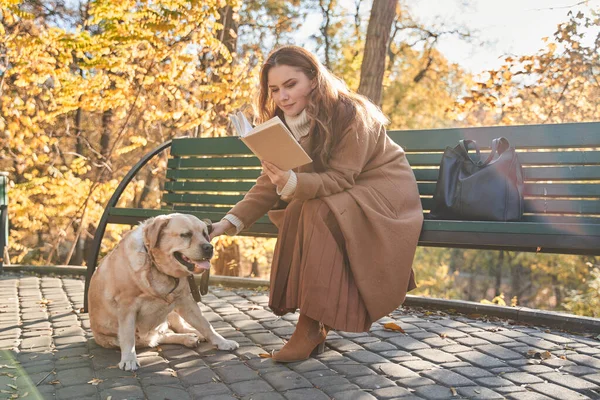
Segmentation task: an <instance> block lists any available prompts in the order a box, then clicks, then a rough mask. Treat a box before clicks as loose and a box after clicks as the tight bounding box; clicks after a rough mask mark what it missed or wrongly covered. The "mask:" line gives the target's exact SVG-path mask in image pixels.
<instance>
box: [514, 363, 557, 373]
mask: <svg viewBox="0 0 600 400" xmlns="http://www.w3.org/2000/svg"><path fill="white" fill-rule="evenodd" d="M520 368H521V371H523V372H528V373H530V374H543V373H545V372H552V371H554V369H552V368H550V367H547V366H545V365H540V364H537V365H533V364H530V365H523V366H522V367H520Z"/></svg>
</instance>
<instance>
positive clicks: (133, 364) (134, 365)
mask: <svg viewBox="0 0 600 400" xmlns="http://www.w3.org/2000/svg"><path fill="white" fill-rule="evenodd" d="M139 367H140V363H139V361H138V360H137V357H135V358H133V359H121V362H120V363H119V368H121V369H122V370H123V371H135V370H137V369H138V368H139Z"/></svg>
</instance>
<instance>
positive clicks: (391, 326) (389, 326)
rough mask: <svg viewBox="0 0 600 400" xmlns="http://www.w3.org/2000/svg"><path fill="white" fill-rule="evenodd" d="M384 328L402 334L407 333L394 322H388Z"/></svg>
mask: <svg viewBox="0 0 600 400" xmlns="http://www.w3.org/2000/svg"><path fill="white" fill-rule="evenodd" d="M383 327H384V328H385V329H390V330H392V331H398V332H401V333H406V332H404V329H402V327H401V326H399V325H398V324H395V323H393V322H388V323H387V324H384V325H383Z"/></svg>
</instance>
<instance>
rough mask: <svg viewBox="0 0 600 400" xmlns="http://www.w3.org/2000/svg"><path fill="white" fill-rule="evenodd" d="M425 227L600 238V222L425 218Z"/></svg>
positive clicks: (442, 229) (446, 229)
mask: <svg viewBox="0 0 600 400" xmlns="http://www.w3.org/2000/svg"><path fill="white" fill-rule="evenodd" d="M423 229H424V230H428V231H449V232H488V233H520V234H528V235H564V234H578V235H582V236H586V235H587V236H598V239H599V240H600V225H599V224H569V223H562V224H561V223H555V224H547V223H540V222H537V223H536V222H486V221H438V220H425V222H424V223H423Z"/></svg>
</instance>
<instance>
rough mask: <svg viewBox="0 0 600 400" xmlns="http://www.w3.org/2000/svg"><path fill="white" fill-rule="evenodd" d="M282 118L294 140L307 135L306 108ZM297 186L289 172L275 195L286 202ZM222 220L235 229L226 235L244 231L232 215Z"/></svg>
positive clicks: (241, 223)
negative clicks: (285, 181) (285, 180)
mask: <svg viewBox="0 0 600 400" xmlns="http://www.w3.org/2000/svg"><path fill="white" fill-rule="evenodd" d="M284 118H285V122H286V123H287V125H288V126H289V127H290V131H291V132H292V135H294V138H296V140H297V141H300V139H302V138H303V137H305V136H306V135H308V133H309V131H310V120H309V119H308V115H307V114H306V108H305V109H304V110H302V112H301V113H300V114H298V115H296V116H285V117H284ZM297 184H298V177H297V176H296V173H295V172H294V171H290V176H289V177H288V181H287V183H286V184H285V186H284V187H283V189H281V190H280V189H279V187H277V194H278V195H280V196H281V198H282V199H283V200H286V199H288V198H290V197H291V196H292V195H293V194H294V191H295V190H296V185H297ZM223 219H226V220H227V221H229V222H231V223H232V224H233V225H234V226H235V228H236V231H235V232H227V234H228V235H229V234H235V235H237V234H238V233H239V232H240V231H241V230H242V229H244V223H243V222H242V221H241V220H240V219H239V218H238V217H236V216H235V215H233V214H227V215H226V216H225V217H223Z"/></svg>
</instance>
